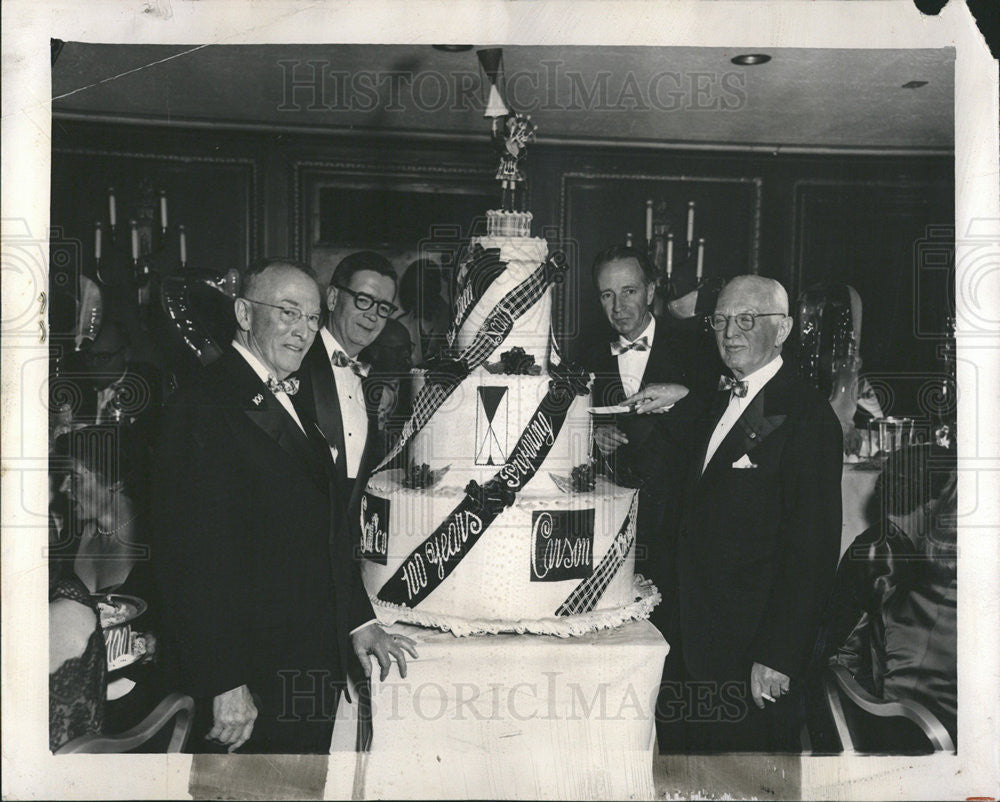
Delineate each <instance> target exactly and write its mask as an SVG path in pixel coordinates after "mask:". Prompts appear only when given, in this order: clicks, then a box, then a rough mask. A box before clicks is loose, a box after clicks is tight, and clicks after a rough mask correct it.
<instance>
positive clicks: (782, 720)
mask: <svg viewBox="0 0 1000 802" xmlns="http://www.w3.org/2000/svg"><path fill="white" fill-rule="evenodd" d="M675 641H676V643H675V642H674V641H671V643H670V653H669V654H668V655H667V658H666V661H665V662H664V670H663V681H662V683H661V685H660V693H659V697H658V699H657V703H656V738H657V743H658V747H659V751H660V753H661V754H678V753H680V754H683V753H690V754H717V753H724V752H795V753H798V752H801V751H802V744H801V738H800V732H801V727H802V722H803V720H804V708H803V701H802V690H801V688H800V687H796V683H794V682H793V683H792V690H791V692H790V693H788V694H785V695H783V696H782V697H781V698H780V700H779V701H777V702H768V701H766V700H765V701H764V709H763V710H761V709H760V708H758V707H757V706H756V704H754V701H753V697H752V696H751V694H750V665H749V664H748V665H747V667H746V672H745V673H744V675H743V676H740V677H718V678H713V679H710V680H706V679H697V678H695V677H693V676H691V674H690V673H689V672H688V671H687V668H686V667H685V666H684V656H683V649H682V646H681V644H680V641H679V639H676V638H675Z"/></svg>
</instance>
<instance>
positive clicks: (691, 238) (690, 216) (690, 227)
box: [687, 201, 694, 242]
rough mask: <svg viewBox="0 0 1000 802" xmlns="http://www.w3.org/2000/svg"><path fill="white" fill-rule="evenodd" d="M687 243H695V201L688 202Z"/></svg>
mask: <svg viewBox="0 0 1000 802" xmlns="http://www.w3.org/2000/svg"><path fill="white" fill-rule="evenodd" d="M687 235H688V237H687V241H688V242H694V201H688V231H687Z"/></svg>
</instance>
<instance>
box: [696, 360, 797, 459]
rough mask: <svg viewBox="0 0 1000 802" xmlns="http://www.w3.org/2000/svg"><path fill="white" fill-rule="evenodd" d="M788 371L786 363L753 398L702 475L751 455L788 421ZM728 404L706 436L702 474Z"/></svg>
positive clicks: (722, 408) (724, 397)
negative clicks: (718, 424) (706, 455)
mask: <svg viewBox="0 0 1000 802" xmlns="http://www.w3.org/2000/svg"><path fill="white" fill-rule="evenodd" d="M788 371H789V368H788V365H787V363H785V364H783V365H782V366H781V368H780V369H779V370H778V372H777V373H776V374H775V375H774V376H773V377H772V378H771V380H770V381H769V382H768V383H767V384H765V385H764V386H763V387H762V388H761V390H760V392H759V393H757V395H755V396H754V397H753V400H752V401H751V402H750V404H749V406H747V408H746V409H744V410H743V414H742V415H740V417H739V418H737V420H736V423H735V424H733V428H732V429H730V431H729V433H728V434H727V435H726V436H725V437H724V438H723V440H722V442H721V443H719V447H718V448H717V449H716V450H715V453H714V454H713V455H712V459H711V460H709V463H708V465H706V466H705V471H704V473H702V474H701V475H702V476H704V475H706V474H708V473H709V472H710V471H712V470H715V469H718V468H719V467H722V466H725V465H731V464H732V463H733V462H735V461H736V460H737V459H739V458H740V457H741V456H743V455H744V454H748V455H749V454H750V453H751V452H752V451H753V450H754V449H755V448H757V447H758V446H760V444H761V443H763V442H765V441H766V440H767V438H768V437H769V436H770V435H771V433H772V432H774V431H775V430H776V429H777V428H778V427H779V426H781V425H782V424H783V423H784V422H785V419H786V418H787V417H788V416H787V403H786V402H787V398H786V396H787V385H788V377H789V376H790V374H789V372H788ZM719 395H720V397H721V398H723V399H726V396H725V394H723V393H720V394H719ZM726 403H728V399H726V400H725V401H724V402H723V403H722V406H721V409H719V411H718V414H717V415H716V416H715V418H714V422H713V424H712V427H711V428H710V429H708V431H707V433H706V435H705V438H704V447H703V448H702V449H701V452H700V453H701V460H700V462H699V463H698V466H697V467H698V470H699V473H700V472H701V466H702V464H704V461H705V453H706V451H707V450H708V441H709V440H710V439H711V436H712V432H713V431H714V430H715V425H716V424H717V423H718V422H719V418H721V417H722V413H723V411H724V410H725V408H726ZM727 461H728V462H727Z"/></svg>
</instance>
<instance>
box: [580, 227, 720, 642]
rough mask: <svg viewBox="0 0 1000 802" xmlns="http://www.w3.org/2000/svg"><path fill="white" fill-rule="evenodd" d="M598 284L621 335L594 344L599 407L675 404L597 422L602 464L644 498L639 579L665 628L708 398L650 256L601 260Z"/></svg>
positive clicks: (605, 255)
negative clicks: (658, 304) (695, 425)
mask: <svg viewBox="0 0 1000 802" xmlns="http://www.w3.org/2000/svg"><path fill="white" fill-rule="evenodd" d="M593 280H594V285H595V286H596V288H597V291H598V293H599V296H600V301H601V307H602V309H603V311H604V314H605V315H606V316H607V319H608V323H609V324H610V325H611V328H612V330H613V332H614V336H613V338H612V339H611V340H610V342H609V341H608V340H606V339H605V340H602V341H599V342H597V343H595V344H594V346H593V347H591V348H590V349H588V351H587V352H586V355H585V357H584V364H585V365H586V367H587V369H588V370H590V371H591V372H592V373H593V374H594V385H593V403H594V405H595V406H613V405H620V404H623V403H629V402H631V403H634V404H637V405H638V406H637V410H638V411H642V410H643V399H644V398H645V397H646V396H645V394H652V393H656V398H657V399H659V400H660V401H663V402H668V403H669V404H670V405H674V404H675V403H676V406H673V407H672V408H671V409H670V411H669V412H666V410H664V409H663V407H662V405H661V406H660V407H659V408H660V410H661V411H664V412H666V414H657V415H639V414H635V413H634V412H629V413H623V414H617V415H614V416H600V417H598V418H596V419H595V421H594V441H595V446H596V451H597V454H596V456H597V459H598V461H599V463H603V466H604V467H606V468H607V469H609V470H610V472H611V473H612V475H613V476H614V478H615V479H616V480H617V481H618V482H619V483H620V484H626V485H629V486H632V487H638V488H639V511H638V521H637V536H636V570H637V571H638V572H639V573H642V574H644V575H645V576H647V577H650V578H652V579H653V580H654V582H655V583H656V584H657V586H658V587H659V588H660V590H661V593H663V595H664V599H665V601H664V603H662V604H661V605H660V606H659V608H658V610H657V611H655V612H654V616H653V620H654V623H656V624H657V625H658V626H661V625H662V624H663V621H662V620H660V616H662V615H663V614H664V613H665V611H666V610H667V609H668V608H669V606H670V595H671V592H672V591H671V588H670V584H671V581H670V579H669V578H668V577H670V576H672V569H671V567H670V566H671V560H672V549H673V545H672V532H673V526H674V523H675V521H676V520H677V518H678V505H679V502H680V493H679V491H680V489H681V485H682V482H683V478H684V476H685V467H686V465H687V462H688V460H689V458H690V450H691V447H692V446H693V443H692V442H691V432H692V425H691V424H692V421H693V420H696V419H697V415H698V414H700V412H701V406H700V404H701V402H702V400H703V397H704V396H703V393H701V392H700V390H702V389H703V388H701V387H699V386H698V385H699V379H698V376H699V370H700V368H699V366H698V365H697V364H696V358H695V356H696V354H697V353H698V350H699V344H698V343H697V342H695V341H694V339H693V338H692V336H691V335H690V334H688V333H687V332H681V331H678V330H677V329H675V328H671V327H670V326H669V325H668V323H667V321H665V320H663V319H657V318H656V317H654V316H653V314H652V311H651V308H650V307H651V304H652V302H653V295H654V292H655V274H654V272H653V267H652V265H651V264H650V262H649V259H648V258H647V257H646V255H645V254H644V253H642V252H641V251H638V250H636V249H634V248H628V247H622V246H614V247H611V248H608V249H606V250H604V251H602V252H601V253H599V254H598V255H597V257H596V258H595V260H594V266H593ZM692 388H693V389H694V390H695V392H694V393H693V394H689V390H691V389H692ZM640 391H642V392H643V393H644V394H639V393H640ZM682 399H683V400H682ZM661 628H662V626H661Z"/></svg>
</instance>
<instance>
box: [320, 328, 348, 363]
mask: <svg viewBox="0 0 1000 802" xmlns="http://www.w3.org/2000/svg"><path fill="white" fill-rule="evenodd" d="M319 336H320V337H321V338H322V339H323V347H324V348H325V349H326V358H327V359H333V354H334V352H335V351H343V352H344V353H345V354H347V355H348V356H350V354H349V353H348V351H347V349H346V348H344V346H342V345H341V344H340V340H338V339H337V338H336V337H334V336H333V332H331V331H330V329H328V328H327V327H326V326H324V327H323V328H321V329H320V330H319Z"/></svg>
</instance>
